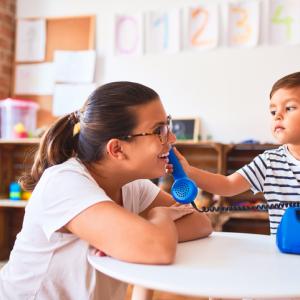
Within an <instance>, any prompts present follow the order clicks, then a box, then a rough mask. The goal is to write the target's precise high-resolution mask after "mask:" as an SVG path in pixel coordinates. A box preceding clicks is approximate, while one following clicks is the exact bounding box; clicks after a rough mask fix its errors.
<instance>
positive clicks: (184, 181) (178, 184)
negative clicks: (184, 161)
mask: <svg viewBox="0 0 300 300" xmlns="http://www.w3.org/2000/svg"><path fill="white" fill-rule="evenodd" d="M169 163H171V164H172V165H173V174H172V175H173V177H174V183H173V185H172V188H171V194H172V196H173V198H174V199H175V200H176V201H177V202H179V203H181V204H188V203H192V202H193V201H194V200H195V199H196V197H197V195H198V187H197V185H196V184H195V182H194V181H193V180H191V179H190V178H188V177H187V176H186V174H185V172H184V170H183V168H182V166H181V164H180V163H179V161H178V159H177V157H176V155H175V153H174V150H173V148H171V150H170V152H169Z"/></svg>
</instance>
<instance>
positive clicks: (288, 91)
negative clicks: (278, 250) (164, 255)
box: [176, 72, 300, 234]
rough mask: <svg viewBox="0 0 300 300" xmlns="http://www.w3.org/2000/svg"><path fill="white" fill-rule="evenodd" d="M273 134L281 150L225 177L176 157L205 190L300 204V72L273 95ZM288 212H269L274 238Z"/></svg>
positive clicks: (281, 83)
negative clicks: (244, 193)
mask: <svg viewBox="0 0 300 300" xmlns="http://www.w3.org/2000/svg"><path fill="white" fill-rule="evenodd" d="M269 106H270V113H271V115H272V134H273V135H274V137H275V138H276V140H277V141H278V143H279V144H281V146H280V147H279V148H277V149H273V150H267V151H265V152H264V153H263V154H260V155H258V156H257V157H256V158H254V160H253V161H252V162H251V163H250V164H248V165H245V166H244V167H243V168H241V169H240V170H238V171H237V172H235V173H233V174H231V175H229V176H224V175H220V174H212V173H209V172H206V171H203V170H200V169H197V168H195V167H192V166H190V165H189V164H188V162H187V161H186V160H185V158H184V157H183V156H182V155H180V153H179V152H178V151H176V154H177V156H178V158H179V160H180V162H181V164H182V165H183V168H184V169H185V171H186V173H187V175H188V176H189V177H190V178H191V179H193V180H194V181H195V182H196V184H197V185H198V186H199V187H200V188H201V189H203V190H205V191H208V192H210V193H214V194H218V195H222V196H233V195H236V194H240V193H242V192H244V191H247V190H248V189H249V188H250V189H251V190H252V191H253V193H257V192H263V193H264V196H265V199H266V201H267V203H268V204H269V205H270V204H276V203H277V204H278V203H282V202H285V201H288V202H292V201H297V202H298V201H300V72H297V73H293V74H290V75H287V76H285V77H283V78H281V79H280V80H278V81H277V82H276V83H275V84H274V85H273V87H272V90H271V93H270V102H269ZM284 211H285V208H280V209H269V219H270V229H271V234H276V232H277V227H278V225H279V223H280V220H281V217H282V215H283V213H284Z"/></svg>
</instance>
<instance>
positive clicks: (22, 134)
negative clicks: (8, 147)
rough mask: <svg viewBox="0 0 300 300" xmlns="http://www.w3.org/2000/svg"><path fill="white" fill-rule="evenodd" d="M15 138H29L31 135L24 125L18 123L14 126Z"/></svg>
mask: <svg viewBox="0 0 300 300" xmlns="http://www.w3.org/2000/svg"><path fill="white" fill-rule="evenodd" d="M14 136H15V137H17V138H28V137H29V134H28V132H27V130H26V128H25V126H24V124H23V123H17V124H16V125H15V126H14Z"/></svg>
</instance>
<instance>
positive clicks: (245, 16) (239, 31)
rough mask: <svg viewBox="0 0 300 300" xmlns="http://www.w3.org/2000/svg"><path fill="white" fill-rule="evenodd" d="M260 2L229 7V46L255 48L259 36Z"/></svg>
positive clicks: (242, 3) (247, 2)
mask: <svg viewBox="0 0 300 300" xmlns="http://www.w3.org/2000/svg"><path fill="white" fill-rule="evenodd" d="M259 4H260V3H259V2H258V1H240V2H237V3H229V4H228V6H227V8H228V9H227V20H228V27H227V29H228V32H227V44H228V45H229V46H232V47H253V46H255V45H257V43H258V36H259V8H260V7H259Z"/></svg>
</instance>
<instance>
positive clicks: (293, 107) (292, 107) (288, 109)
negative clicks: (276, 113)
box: [286, 106, 296, 111]
mask: <svg viewBox="0 0 300 300" xmlns="http://www.w3.org/2000/svg"><path fill="white" fill-rule="evenodd" d="M295 109H296V107H295V106H288V107H287V108H286V110H287V111H292V110H295Z"/></svg>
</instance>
